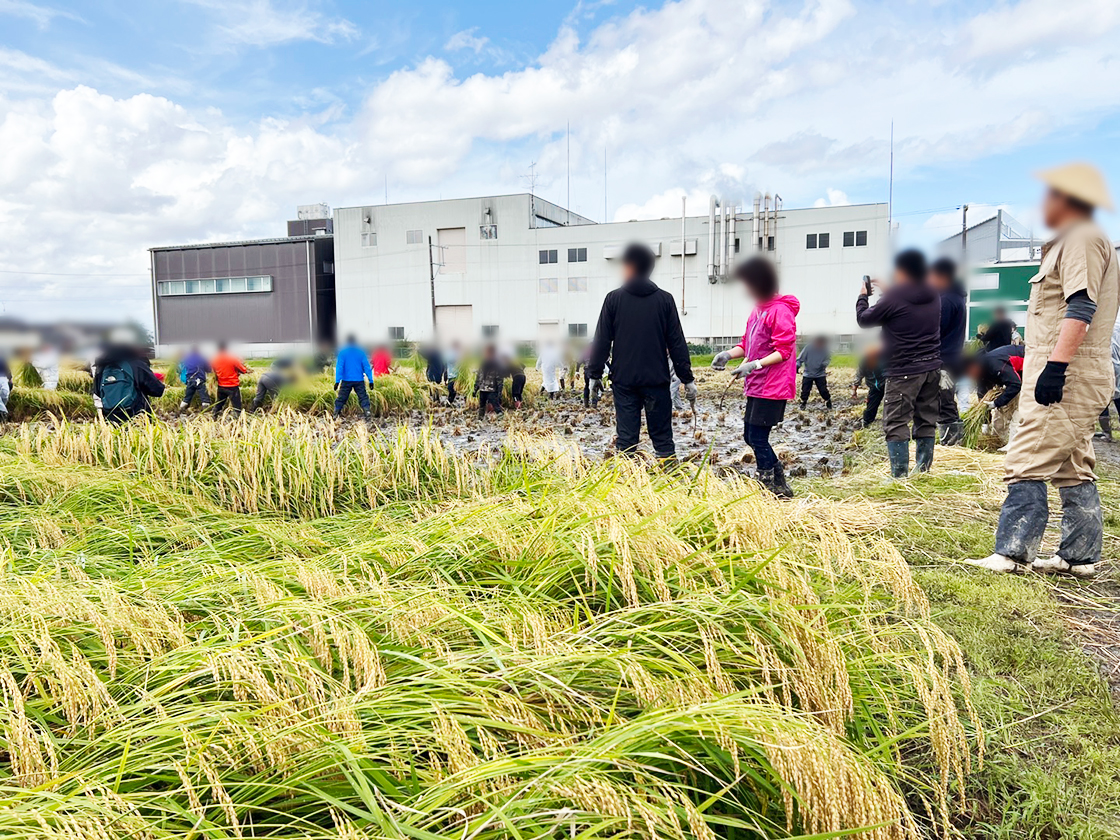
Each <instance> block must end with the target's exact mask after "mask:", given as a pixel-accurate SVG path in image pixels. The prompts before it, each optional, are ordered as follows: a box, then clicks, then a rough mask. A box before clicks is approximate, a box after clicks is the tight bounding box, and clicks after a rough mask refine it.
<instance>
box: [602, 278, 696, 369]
mask: <svg viewBox="0 0 1120 840" xmlns="http://www.w3.org/2000/svg"><path fill="white" fill-rule="evenodd" d="M666 351H667V352H668V357H666ZM608 359H610V363H611V383H612V384H613V385H621V386H622V387H623V388H642V387H646V386H653V385H668V384H669V379H670V377H669V360H670V359H672V361H673V368H674V369H675V370H676V372H677V377H678V378H679V379H680V380H681V382H682V383H684V384H685V385H687V384H688V383H689V382H691V381H692V380H693V376H692V361H691V359H690V358H689V356H688V344H687V343H686V342H685V340H684V330H683V329H682V328H681V319H680V316H679V315H677V304H676V302H675V301H674V300H673V296H672V295H671V294H669V293H668V292H666V291H664V290H662V289H659V288H658V287H657V284H656V283H654V282H653V281H652V280H649V279H636V280H630V281H628V282H626V283H624V284H623V285H622V287H621V288H618V289H615V290H614V291H612V292H610V293H609V294H608V295H607V296H606V298H604V299H603V310H602V312H600V313H599V323H598V324H597V325H596V326H595V340H594V342H592V345H591V358H590V359H589V360H588V362H587V378H588V379H602V378H603V366H604V365H605V364H606V363H607V360H608Z"/></svg>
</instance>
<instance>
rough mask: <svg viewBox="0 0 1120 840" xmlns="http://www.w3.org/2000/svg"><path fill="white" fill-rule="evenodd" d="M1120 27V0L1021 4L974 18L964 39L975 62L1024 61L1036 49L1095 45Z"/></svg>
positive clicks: (1002, 6) (1023, 1)
mask: <svg viewBox="0 0 1120 840" xmlns="http://www.w3.org/2000/svg"><path fill="white" fill-rule="evenodd" d="M1118 25H1120V3H1117V2H1116V0H1020V2H1018V3H1001V4H1000V5H998V6H997V7H996V8H994V9H992V10H991V11H987V12H983V13H981V14H978V15H976V17H974V18H972V19H971V20H970V21H969V22H968V23H967V25H966V26H965V27H964V30H963V36H964V45H965V49H966V53H967V55H968V57H969V58H971V59H981V58H982V59H992V58H1000V59H1010V60H1012V61H1021V60H1022V59H1023V58H1024V54H1027V55H1029V53H1030V52H1031V51H1033V50H1036V49H1046V50H1050V49H1053V48H1054V46H1055V45H1058V46H1066V45H1069V44H1083V43H1089V42H1092V41H1094V40H1097V39H1098V38H1099V37H1100V36H1101V35H1102V34H1103V33H1106V32H1108V31H1109V30H1111V29H1114V28H1115V27H1117V26H1118Z"/></svg>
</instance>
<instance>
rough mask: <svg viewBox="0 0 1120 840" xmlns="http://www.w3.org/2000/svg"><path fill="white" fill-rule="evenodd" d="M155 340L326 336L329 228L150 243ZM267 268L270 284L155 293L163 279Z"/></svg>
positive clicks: (257, 272) (259, 272)
mask: <svg viewBox="0 0 1120 840" xmlns="http://www.w3.org/2000/svg"><path fill="white" fill-rule="evenodd" d="M151 254H152V274H153V277H152V293H153V296H154V300H155V323H156V343H157V345H161V346H168V345H186V344H191V343H194V342H212V341H222V340H224V341H230V342H233V343H237V344H242V345H245V344H254V345H261V344H265V345H267V344H277V345H290V344H303V343H309V342H315V341H322V340H331V339H333V338H334V241H333V238H332V237H330V236H322V235H319V236H297V237H292V238H284V239H268V240H256V241H251V242H226V243H219V244H214V245H185V246H177V247H170V248H153V249H152V250H151ZM257 276H268V277H271V278H272V290H271V291H268V292H237V293H224V294H222V293H218V294H192V295H161V294H159V283H160V282H162V281H167V280H211V279H222V278H239V277H257Z"/></svg>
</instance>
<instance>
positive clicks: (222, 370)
mask: <svg viewBox="0 0 1120 840" xmlns="http://www.w3.org/2000/svg"><path fill="white" fill-rule="evenodd" d="M210 369H211V370H213V371H214V378H215V379H216V380H217V382H218V398H217V399H216V400H214V417H215V418H218V417H220V416H221V414H222V412H223V411H225V409H226V407H227V405H231V406H233V409H234V411H236V412H237V413H238V414H240V413H241V374H243V373H248V372H249V369H248V368H247V367H245V363H244V362H243V361H241V360H240V359H239V358H237V357H236V356H234V355H233V354H232V353H230V352H229V350H228V349H227V348H226V343H225V342H224V341H223V342H220V343H219V344H218V355H217V356H215V357H214V358H213V359H211V360H210Z"/></svg>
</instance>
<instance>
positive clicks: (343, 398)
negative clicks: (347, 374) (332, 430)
mask: <svg viewBox="0 0 1120 840" xmlns="http://www.w3.org/2000/svg"><path fill="white" fill-rule="evenodd" d="M351 393H354V394H357V395H358V405H360V406H361V407H362V414H364V415H366V416H367V417H368V416H369V392H368V391H367V390H366V383H365V381H364V380H363V381H361V382H347V381H346V380H343V381H342V382H339V383H338V396H337V397H335V398H334V416H335V417H337V416H338V415H340V414H341V413H342V409H344V408H346V403H347V402H349V401H350V394H351Z"/></svg>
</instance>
